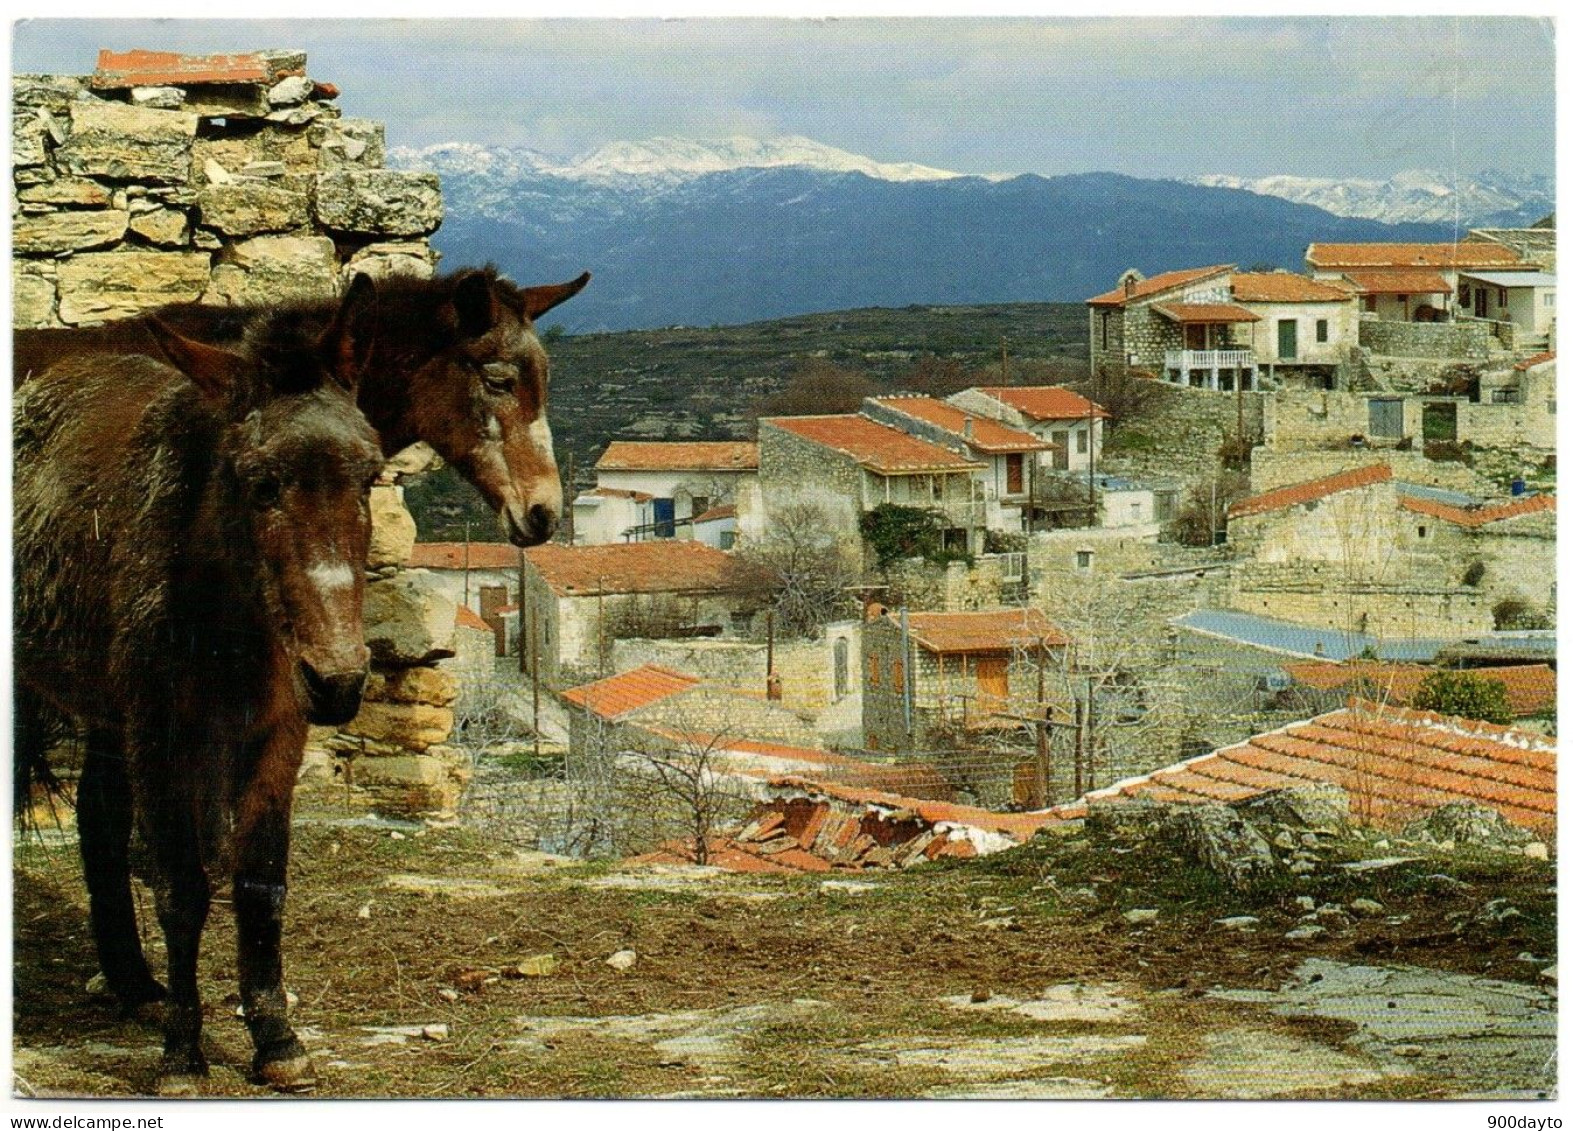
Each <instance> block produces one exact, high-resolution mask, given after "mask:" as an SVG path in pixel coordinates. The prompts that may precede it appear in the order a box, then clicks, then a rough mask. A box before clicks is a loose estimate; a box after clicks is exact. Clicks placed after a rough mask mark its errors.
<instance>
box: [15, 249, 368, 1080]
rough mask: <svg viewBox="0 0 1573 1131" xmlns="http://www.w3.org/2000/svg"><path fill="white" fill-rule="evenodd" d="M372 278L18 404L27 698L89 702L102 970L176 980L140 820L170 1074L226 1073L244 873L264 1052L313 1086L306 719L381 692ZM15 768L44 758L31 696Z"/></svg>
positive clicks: (71, 363) (167, 339)
mask: <svg viewBox="0 0 1573 1131" xmlns="http://www.w3.org/2000/svg"><path fill="white" fill-rule="evenodd" d="M374 291H375V288H374V287H373V286H372V285H371V284H370V283H369V282H367V281H365V280H359V281H357V283H356V284H355V285H354V286H353V287H352V288H351V289H350V292H349V294H348V295H347V296H346V298H345V299H344V301H343V303H342V304H341V305H340V306H339V307H338V308H337V309H336V310H335V312H334V314H333V316H332V317H331V318H330V319H329V320H328V322H327V324H326V326H323V327H318V326H316V325H315V324H314V323H313V321H312V320H311V319H308V318H306V317H304V316H302V315H301V314H300V313H299V312H284V313H281V314H276V315H259V316H255V317H253V319H252V320H251V323H250V324H249V325H248V326H247V328H246V330H245V333H244V334H243V335H242V337H241V340H240V342H239V344H238V345H237V347H236V348H235V349H233V350H230V349H220V348H216V347H213V346H207V345H202V344H199V343H197V342H194V341H191V340H189V339H186V338H183V337H181V336H180V335H177V334H174V333H172V332H169V331H167V330H165V329H163V328H161V327H160V326H159V325H158V324H157V323H156V322H152V323H149V324H148V326H147V327H146V329H147V331H148V332H150V333H151V334H152V335H153V336H154V338H155V339H156V340H158V341H159V342H160V343H161V344H162V346H163V349H164V352H165V354H166V356H167V357H168V359H169V360H170V361H171V362H172V363H173V364H174V366H175V368H171V367H170V365H167V364H163V363H161V362H158V361H155V360H153V359H152V358H150V357H147V356H138V355H134V354H128V355H123V356H118V357H117V356H112V355H107V354H103V355H97V356H92V357H81V358H76V359H70V360H65V361H62V362H60V363H59V364H58V365H55V366H53V367H51V368H50V369H49V370H48V371H46V372H44V373H42V374H40V375H38V376H36V377H34V378H33V379H32V380H30V381H28V382H27V383H26V384H25V385H24V386H23V388H22V389H21V390H20V391H19V392H18V394H17V397H16V401H15V408H14V418H13V432H14V438H15V457H16V467H15V475H14V501H15V527H14V547H15V549H14V552H15V565H16V579H17V580H16V594H15V595H16V610H15V633H16V651H17V655H18V656H19V657H21V658H22V659H23V662H22V663H20V664H18V665H17V669H18V673H19V688H18V691H19V698H25V699H27V700H31V701H33V702H37V701H39V700H41V701H43V702H47V703H48V704H49V705H51V706H52V707H54V708H55V709H57V710H59V711H61V712H63V713H64V714H66V715H68V716H70V717H73V718H75V719H77V720H79V721H80V722H81V723H82V724H83V726H84V728H85V730H86V735H87V755H86V762H85V764H84V768H83V772H82V779H81V782H80V785H79V803H78V828H79V833H80V838H81V847H82V857H83V866H84V873H85V876H86V879H87V885H88V892H89V900H90V904H91V910H92V920H93V934H94V939H95V942H96V943H97V945H98V950H99V958H100V961H101V963H102V966H103V971H104V974H105V976H106V977H107V979H108V981H109V984H110V986H111V988H112V989H113V991H114V992H115V994H116V995H117V996H118V997H119V998H120V1000H121V1001H122V1002H123V1003H126V1004H127V1005H132V1004H135V1003H138V1002H144V1001H150V1000H157V999H159V998H163V997H164V996H165V991H164V989H163V987H161V986H160V985H159V984H158V983H157V982H156V981H154V979H153V977H152V975H151V973H150V972H149V970H148V967H147V963H146V961H145V959H144V958H143V955H142V951H141V947H140V945H139V943H138V941H137V932H136V921H135V911H134V907H133V904H132V900H131V887H130V866H131V865H130V842H131V839H132V836H131V834H132V828H133V823H134V826H135V830H136V833H137V834H138V840H139V842H140V845H141V847H142V849H144V850H145V853H146V858H145V860H142V859H141V858H140V857H139V861H140V864H141V866H140V867H139V871H141V872H143V874H145V875H146V877H147V879H148V880H149V883H150V884H151V886H152V888H153V891H154V895H155V899H156V906H157V912H158V919H159V924H160V926H161V927H162V929H163V932H164V938H165V942H166V945H167V949H168V961H169V991H168V1001H167V1003H166V1006H165V1013H164V1057H163V1061H162V1066H161V1072H162V1075H163V1078H164V1083H165V1084H166V1085H170V1084H174V1085H182V1086H189V1081H190V1078H191V1077H194V1076H197V1075H200V1074H201V1073H203V1072H204V1071H205V1070H206V1063H205V1061H204V1058H203V1054H202V1051H201V1047H200V1039H201V1026H202V1007H201V1002H200V1000H199V998H198V993H197V951H198V945H199V942H200V938H201V933H202V928H203V925H204V923H205V921H206V917H207V912H208V906H209V902H210V900H211V898H212V896H213V893H214V889H215V887H216V886H217V885H218V884H219V883H221V882H222V881H223V879H224V878H226V877H227V878H228V879H229V880H230V881H231V886H232V892H231V894H232V900H233V904H234V912H235V917H236V922H237V928H238V930H237V934H238V946H239V953H238V965H237V971H238V975H239V981H240V992H241V1000H242V1003H243V1005H244V1010H245V1017H246V1023H247V1025H248V1027H249V1028H250V1031H251V1036H252V1040H253V1043H254V1044H255V1047H256V1056H255V1060H254V1063H253V1069H254V1072H255V1073H256V1075H257V1076H258V1077H260V1078H261V1079H262V1080H265V1081H267V1082H269V1083H272V1084H274V1085H276V1086H281V1087H289V1086H294V1085H300V1084H303V1083H306V1082H308V1081H309V1080H310V1072H311V1069H310V1061H309V1059H308V1057H307V1055H306V1052H305V1049H304V1048H303V1047H302V1045H301V1043H300V1041H299V1040H298V1039H297V1038H296V1036H295V1033H294V1032H293V1030H292V1029H291V1028H290V1026H289V1022H288V1019H287V1017H286V1011H285V999H284V989H283V985H282V978H283V968H282V962H281V958H280V941H281V936H282V929H283V909H284V898H285V873H286V865H287V861H288V855H289V835H290V826H289V817H290V805H291V800H292V796H293V791H294V785H295V777H296V773H297V771H298V770H299V767H300V762H301V755H302V750H303V749H304V743H305V734H306V726H307V724H308V722H314V723H323V724H337V723H342V722H345V721H347V720H348V719H349V718H351V717H352V716H353V715H354V714H355V712H356V710H357V708H358V706H359V703H360V695H361V688H362V686H363V683H364V681H365V676H366V667H367V661H368V658H369V656H368V652H367V649H366V646H365V644H364V642H363V630H362V624H361V599H362V595H363V589H364V568H363V563H364V561H365V555H366V550H367V547H368V544H369V540H370V536H371V523H370V513H369V508H368V505H367V496H368V491H369V490H370V487H371V485H372V483H373V482H374V481H375V479H376V477H377V475H378V473H379V471H380V469H381V467H382V464H383V457H382V452H381V450H380V449H379V447H378V444H377V437H376V435H375V433H374V432H373V431H372V429H371V427H370V425H369V424H368V423H367V421H366V419H365V417H364V416H363V414H362V413H361V412H360V410H359V409H358V408H357V406H356V403H355V387H356V384H357V381H358V379H359V377H360V374H361V372H362V370H363V368H364V366H365V364H366V362H367V360H368V358H369V357H370V355H371V354H372V352H373V350H372V349H371V339H370V334H371V333H372V330H373V326H374V324H375V323H376V322H377V321H378V319H377V317H376V316H375V313H374V310H373V306H374V304H375V302H376V296H375V293H374ZM18 708H19V712H18V713H19V721H20V722H21V723H22V724H23V725H22V726H21V727H20V728H19V733H18V735H17V746H16V751H15V753H16V757H17V761H18V765H19V778H25V776H26V774H25V771H27V770H29V769H31V768H33V767H36V766H37V765H39V764H40V762H41V759H42V756H43V752H42V750H41V749H39V748H38V746H37V743H36V739H37V737H38V732H37V729H36V726H35V728H34V730H33V731H32V732H29V731H28V729H27V723H28V720H29V718H30V717H31V718H32V719H34V720H35V721H36V717H37V712H36V711H31V712H30V711H28V710H27V707H26V704H25V703H19V704H18Z"/></svg>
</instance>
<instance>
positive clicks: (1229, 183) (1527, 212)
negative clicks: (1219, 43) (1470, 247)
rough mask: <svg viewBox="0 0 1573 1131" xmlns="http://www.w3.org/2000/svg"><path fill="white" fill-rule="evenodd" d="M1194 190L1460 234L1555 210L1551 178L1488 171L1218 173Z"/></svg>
mask: <svg viewBox="0 0 1573 1131" xmlns="http://www.w3.org/2000/svg"><path fill="white" fill-rule="evenodd" d="M1187 182H1188V183H1190V184H1195V185H1209V186H1212V187H1214V188H1232V189H1244V190H1245V191H1247V192H1254V193H1259V194H1260V195H1262V196H1276V197H1280V198H1282V199H1284V200H1292V201H1294V202H1295V203H1296V204H1309V205H1312V206H1314V207H1316V208H1322V209H1326V210H1327V211H1328V212H1331V213H1332V214H1333V215H1335V216H1352V217H1358V218H1360V219H1366V220H1381V221H1383V222H1384V223H1388V224H1399V223H1416V224H1447V225H1452V224H1454V223H1455V222H1456V223H1457V224H1458V226H1459V227H1460V229H1468V228H1480V227H1523V226H1527V225H1529V224H1532V223H1533V222H1534V221H1536V220H1538V219H1540V218H1541V217H1542V216H1544V215H1546V214H1547V213H1548V212H1551V211H1552V210H1553V209H1554V208H1555V207H1556V189H1555V184H1554V182H1553V180H1552V178H1551V177H1549V176H1542V175H1537V174H1514V173H1501V172H1497V171H1495V170H1487V171H1486V172H1483V173H1470V174H1466V175H1461V176H1459V177H1457V178H1453V177H1449V176H1447V175H1445V174H1442V173H1438V172H1435V171H1431V170H1410V171H1408V172H1403V173H1395V174H1394V175H1393V176H1392V177H1389V178H1387V179H1386V180H1375V179H1367V178H1359V177H1347V178H1334V177H1294V176H1288V175H1281V176H1272V177H1236V176H1231V175H1229V174H1224V173H1214V174H1209V175H1206V176H1200V177H1190V178H1187Z"/></svg>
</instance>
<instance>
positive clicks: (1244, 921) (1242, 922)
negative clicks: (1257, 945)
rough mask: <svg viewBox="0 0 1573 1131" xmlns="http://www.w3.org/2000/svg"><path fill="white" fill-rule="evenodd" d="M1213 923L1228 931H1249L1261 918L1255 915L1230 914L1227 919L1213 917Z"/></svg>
mask: <svg viewBox="0 0 1573 1131" xmlns="http://www.w3.org/2000/svg"><path fill="white" fill-rule="evenodd" d="M1213 923H1214V924H1215V925H1217V926H1219V927H1222V928H1224V929H1225V930H1229V931H1249V930H1251V929H1252V928H1254V927H1256V926H1257V925H1258V924H1259V923H1261V920H1260V919H1258V918H1257V917H1256V916H1255V915H1231V916H1229V917H1228V918H1227V919H1214V920H1213Z"/></svg>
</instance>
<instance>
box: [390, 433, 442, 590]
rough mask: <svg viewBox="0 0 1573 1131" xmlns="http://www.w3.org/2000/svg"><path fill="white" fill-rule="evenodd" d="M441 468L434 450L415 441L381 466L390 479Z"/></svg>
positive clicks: (423, 443) (440, 461) (428, 445)
mask: <svg viewBox="0 0 1573 1131" xmlns="http://www.w3.org/2000/svg"><path fill="white" fill-rule="evenodd" d="M441 466H442V457H441V456H439V455H438V454H437V452H436V450H435V449H433V448H432V446H431V445H430V444H427V443H425V442H424V441H417V442H416V443H413V444H411V445H410V446H409V447H407V448H403V449H400V450H399V451H398V452H396V453H395V454H394V456H393V458H392V459H390V460H389V461H388V462H387V463H385V464H383V465H382V474H383V476H384V477H385V478H389V479H391V478H393V477H396V476H400V475H420V474H423V473H424V472H427V471H435V470H437V469H438V468H440V467H441ZM400 564H401V565H402V564H403V563H402V562H401V563H400Z"/></svg>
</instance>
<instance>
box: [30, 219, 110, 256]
mask: <svg viewBox="0 0 1573 1131" xmlns="http://www.w3.org/2000/svg"><path fill="white" fill-rule="evenodd" d="M129 219H130V216H129V215H128V214H127V213H125V212H122V211H120V210H119V209H100V210H94V211H82V212H46V213H44V214H43V215H41V216H23V217H20V218H18V219H17V220H16V221H15V222H14V223H13V224H12V225H11V248H12V250H13V251H14V252H15V253H16V254H18V255H57V254H59V253H60V252H63V251H85V250H87V249H88V248H94V247H106V246H108V245H110V244H116V243H119V242H120V241H121V239H122V238H123V237H124V236H125V234H126V222H127V221H128V220H129Z"/></svg>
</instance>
